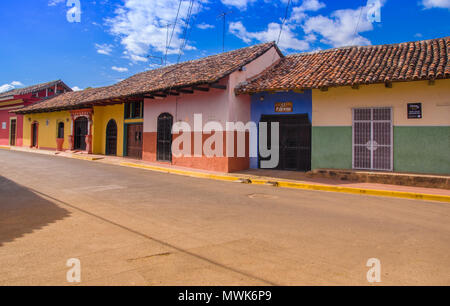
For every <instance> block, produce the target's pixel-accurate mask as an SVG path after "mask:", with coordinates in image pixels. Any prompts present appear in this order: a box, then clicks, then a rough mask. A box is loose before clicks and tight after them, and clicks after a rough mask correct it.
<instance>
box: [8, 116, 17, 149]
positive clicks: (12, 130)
mask: <svg viewBox="0 0 450 306" xmlns="http://www.w3.org/2000/svg"><path fill="white" fill-rule="evenodd" d="M16 128H17V121H16V119H12V120H11V126H10V133H9V145H10V146H15V145H16Z"/></svg>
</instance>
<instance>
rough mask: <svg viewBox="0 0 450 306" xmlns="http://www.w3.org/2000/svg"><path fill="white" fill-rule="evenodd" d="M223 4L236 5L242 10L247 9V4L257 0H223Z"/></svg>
mask: <svg viewBox="0 0 450 306" xmlns="http://www.w3.org/2000/svg"><path fill="white" fill-rule="evenodd" d="M221 1H222V3H223V4H225V5H227V6H234V7H237V8H238V9H241V10H246V9H247V5H248V4H250V3H253V2H255V1H256V0H221Z"/></svg>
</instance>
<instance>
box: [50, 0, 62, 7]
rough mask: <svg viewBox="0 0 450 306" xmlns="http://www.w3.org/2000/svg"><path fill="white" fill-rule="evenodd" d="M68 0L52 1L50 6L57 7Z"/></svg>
mask: <svg viewBox="0 0 450 306" xmlns="http://www.w3.org/2000/svg"><path fill="white" fill-rule="evenodd" d="M65 1H66V0H50V1H49V2H48V6H56V5H58V4H61V3H64V2H65Z"/></svg>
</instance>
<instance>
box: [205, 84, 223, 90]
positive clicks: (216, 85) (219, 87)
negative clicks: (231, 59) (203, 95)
mask: <svg viewBox="0 0 450 306" xmlns="http://www.w3.org/2000/svg"><path fill="white" fill-rule="evenodd" d="M209 86H210V87H211V88H215V89H223V90H226V89H227V86H226V85H221V84H219V83H213V84H210V85H209Z"/></svg>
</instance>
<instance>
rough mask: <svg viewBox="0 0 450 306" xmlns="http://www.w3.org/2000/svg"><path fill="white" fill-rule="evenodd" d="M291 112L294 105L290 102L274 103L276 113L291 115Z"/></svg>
mask: <svg viewBox="0 0 450 306" xmlns="http://www.w3.org/2000/svg"><path fill="white" fill-rule="evenodd" d="M293 111H294V103H292V102H280V103H275V112H276V113H292V112H293Z"/></svg>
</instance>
